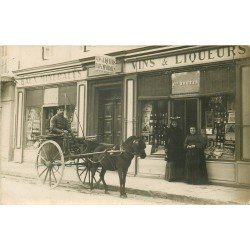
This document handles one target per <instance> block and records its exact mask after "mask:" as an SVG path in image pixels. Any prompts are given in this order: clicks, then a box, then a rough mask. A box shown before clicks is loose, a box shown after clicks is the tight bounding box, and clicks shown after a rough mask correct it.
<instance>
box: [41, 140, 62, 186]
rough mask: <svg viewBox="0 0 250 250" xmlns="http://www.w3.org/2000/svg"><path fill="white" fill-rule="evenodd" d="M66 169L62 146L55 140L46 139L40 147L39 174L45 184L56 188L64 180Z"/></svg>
mask: <svg viewBox="0 0 250 250" xmlns="http://www.w3.org/2000/svg"><path fill="white" fill-rule="evenodd" d="M64 169H65V162H64V156H63V152H62V149H61V147H60V146H59V145H58V144H57V143H56V142H55V141H51V140H49V141H45V142H44V143H43V144H42V145H41V146H40V148H39V149H38V153H37V158H36V170H37V176H38V178H39V179H40V180H41V182H42V183H43V184H44V185H49V187H50V188H55V187H56V186H58V185H59V183H60V182H61V180H62V177H63V172H64Z"/></svg>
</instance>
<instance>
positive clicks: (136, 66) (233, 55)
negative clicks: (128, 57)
mask: <svg viewBox="0 0 250 250" xmlns="http://www.w3.org/2000/svg"><path fill="white" fill-rule="evenodd" d="M247 57H250V46H225V47H220V48H215V49H209V50H202V51H194V52H187V53H184V54H179V55H174V56H169V57H164V58H157V59H148V60H138V61H133V62H127V63H126V64H125V68H124V72H125V73H133V72H141V71H148V70H157V69H167V68H175V67H182V66H188V65H195V64H204V63H211V62H219V61H225V60H234V59H241V58H247Z"/></svg>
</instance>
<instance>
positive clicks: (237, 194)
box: [0, 162, 250, 205]
mask: <svg viewBox="0 0 250 250" xmlns="http://www.w3.org/2000/svg"><path fill="white" fill-rule="evenodd" d="M0 173H1V174H5V175H15V176H22V177H31V178H36V171H35V167H34V164H31V163H23V164H19V163H14V162H1V169H0ZM105 180H106V182H107V184H108V186H109V189H110V190H116V191H118V190H119V178H118V174H117V173H116V172H107V173H106V175H105ZM63 181H70V182H79V180H78V178H77V176H76V171H75V168H74V167H68V168H66V169H65V172H64V176H63ZM126 191H127V194H128V196H129V194H138V195H144V196H151V197H158V198H166V199H171V200H175V201H179V202H184V203H187V204H204V205H205V204H243V205H244V204H250V189H247V188H236V187H224V186H217V185H202V186H198V185H188V184H186V183H180V182H175V183H172V182H168V181H165V180H163V179H153V178H148V177H134V176H127V181H126Z"/></svg>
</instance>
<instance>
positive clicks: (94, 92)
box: [86, 79, 124, 136]
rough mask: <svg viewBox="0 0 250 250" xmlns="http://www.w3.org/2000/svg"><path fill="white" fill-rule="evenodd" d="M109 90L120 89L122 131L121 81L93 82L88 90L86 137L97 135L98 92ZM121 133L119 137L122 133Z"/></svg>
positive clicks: (122, 101) (122, 102)
mask: <svg viewBox="0 0 250 250" xmlns="http://www.w3.org/2000/svg"><path fill="white" fill-rule="evenodd" d="M111 89H120V91H121V105H122V106H121V107H122V110H121V125H122V128H121V129H122V131H123V126H124V124H123V120H124V119H123V114H124V110H123V104H124V100H123V94H122V93H123V84H122V80H121V79H117V80H116V81H115V82H110V81H108V82H106V83H105V81H104V82H93V83H91V87H90V88H88V96H90V97H91V98H88V101H87V110H88V112H87V130H86V135H90V136H91V135H97V132H98V108H99V101H100V100H99V96H100V91H102V90H111ZM122 131H121V136H122V133H123V132H122Z"/></svg>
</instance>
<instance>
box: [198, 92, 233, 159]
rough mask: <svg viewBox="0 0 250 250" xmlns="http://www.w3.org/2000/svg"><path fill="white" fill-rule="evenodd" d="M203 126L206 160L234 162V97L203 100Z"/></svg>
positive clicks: (222, 96) (224, 96)
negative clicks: (205, 139) (205, 141)
mask: <svg viewBox="0 0 250 250" xmlns="http://www.w3.org/2000/svg"><path fill="white" fill-rule="evenodd" d="M201 125H202V131H203V132H204V134H206V137H207V146H206V149H205V155H206V159H221V160H234V158H235V99H234V96H232V95H221V96H215V97H208V98H205V99H203V100H202V123H201Z"/></svg>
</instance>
